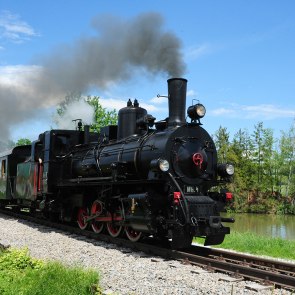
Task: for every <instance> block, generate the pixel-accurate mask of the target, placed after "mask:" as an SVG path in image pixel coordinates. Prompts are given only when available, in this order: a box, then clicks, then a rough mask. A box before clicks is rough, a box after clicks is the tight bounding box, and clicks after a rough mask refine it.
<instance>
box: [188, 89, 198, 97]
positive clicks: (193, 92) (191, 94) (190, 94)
mask: <svg viewBox="0 0 295 295" xmlns="http://www.w3.org/2000/svg"><path fill="white" fill-rule="evenodd" d="M197 95H198V93H197V92H196V91H195V90H192V89H191V90H188V91H187V93H186V96H197Z"/></svg>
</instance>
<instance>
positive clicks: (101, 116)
mask: <svg viewBox="0 0 295 295" xmlns="http://www.w3.org/2000/svg"><path fill="white" fill-rule="evenodd" d="M86 101H87V102H88V103H89V104H90V105H91V106H93V108H94V111H95V119H94V123H93V124H92V125H91V126H90V127H91V130H92V131H96V132H99V131H100V128H101V127H104V126H107V125H116V124H117V121H118V116H117V112H116V110H112V111H107V110H106V109H105V108H103V107H102V106H101V104H100V103H99V97H98V96H92V97H91V96H88V97H87V99H86Z"/></svg>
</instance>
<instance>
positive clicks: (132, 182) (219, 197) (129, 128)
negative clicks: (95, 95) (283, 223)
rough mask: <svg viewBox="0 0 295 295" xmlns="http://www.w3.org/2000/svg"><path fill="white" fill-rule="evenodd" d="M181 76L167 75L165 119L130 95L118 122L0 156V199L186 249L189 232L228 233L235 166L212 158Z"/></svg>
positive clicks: (50, 135)
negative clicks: (229, 188) (224, 214)
mask: <svg viewBox="0 0 295 295" xmlns="http://www.w3.org/2000/svg"><path fill="white" fill-rule="evenodd" d="M186 86H187V80H185V79H182V78H173V79H169V80H168V100H169V117H168V118H167V119H165V120H162V121H157V122H155V118H154V117H153V116H151V115H149V114H147V111H146V110H145V109H143V108H141V107H140V106H139V104H138V102H137V100H135V101H134V102H133V103H132V102H131V101H130V100H129V101H128V103H127V106H126V107H125V108H123V109H121V110H120V111H119V114H118V125H116V126H115V125H112V126H105V127H103V128H102V129H101V132H100V134H97V133H93V132H89V127H88V126H84V129H83V130H82V124H81V123H80V124H79V128H78V130H51V131H46V132H44V133H42V134H40V136H39V139H38V140H36V141H34V142H33V143H32V144H31V145H24V146H18V147H15V148H14V149H13V150H12V151H10V152H8V153H4V154H1V155H0V161H1V163H0V164H1V179H0V205H2V206H7V205H9V206H12V207H14V208H29V209H30V211H31V212H38V213H42V214H43V216H45V217H46V218H52V219H58V220H60V221H63V222H72V221H75V222H77V223H78V225H79V227H80V228H81V229H86V227H88V226H91V227H92V229H93V230H94V231H95V232H97V233H100V232H102V231H103V230H106V231H107V232H108V233H109V234H110V235H111V236H113V237H117V236H119V235H120V234H122V233H125V234H126V235H127V237H128V238H129V239H130V240H132V241H138V240H139V239H140V238H141V237H142V236H143V235H149V236H154V237H158V238H164V239H171V240H172V242H171V245H172V247H173V248H183V247H188V246H189V245H190V244H191V242H192V238H193V237H196V236H197V237H203V238H205V245H212V244H219V243H221V242H222V241H223V239H224V236H225V234H228V233H229V232H230V230H229V228H228V227H224V226H223V225H222V223H221V222H233V221H234V220H233V219H231V218H222V217H221V216H220V211H221V210H222V209H223V207H224V205H225V204H226V201H227V200H230V199H231V194H230V193H228V192H226V191H225V190H224V189H221V192H217V187H218V186H219V187H221V188H223V187H224V185H225V184H226V183H227V182H229V181H230V179H231V177H232V175H233V173H234V169H233V166H232V165H231V164H226V163H224V164H217V153H216V148H215V145H214V142H213V140H212V138H211V137H210V135H209V134H208V133H207V132H206V130H205V129H203V128H202V127H201V125H202V124H201V123H200V119H201V118H202V117H203V116H204V115H205V112H206V110H205V108H204V106H203V105H202V104H199V103H198V104H195V105H192V106H190V107H189V108H188V109H187V115H188V117H189V118H190V121H191V122H190V123H187V122H186V118H185V117H186V115H185V102H186Z"/></svg>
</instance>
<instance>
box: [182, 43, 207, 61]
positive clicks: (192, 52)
mask: <svg viewBox="0 0 295 295" xmlns="http://www.w3.org/2000/svg"><path fill="white" fill-rule="evenodd" d="M211 51H212V47H211V45H209V44H208V43H204V44H201V45H197V46H191V47H189V48H188V49H187V50H186V53H185V56H186V59H188V60H190V61H191V60H195V59H198V58H200V57H201V56H203V55H206V54H208V53H210V52H211Z"/></svg>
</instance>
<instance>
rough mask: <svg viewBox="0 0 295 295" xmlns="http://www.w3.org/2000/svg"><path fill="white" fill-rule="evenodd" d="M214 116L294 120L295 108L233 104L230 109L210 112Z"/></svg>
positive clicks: (222, 108) (224, 108)
mask: <svg viewBox="0 0 295 295" xmlns="http://www.w3.org/2000/svg"><path fill="white" fill-rule="evenodd" d="M210 113H211V115H213V116H224V115H227V116H228V117H231V118H239V119H241V118H243V119H259V120H272V119H278V118H294V117H295V108H294V109H292V108H291V109H290V108H283V107H281V106H279V105H271V104H258V105H248V106H247V105H238V104H231V105H229V106H228V107H221V108H217V109H214V110H213V111H211V112H210Z"/></svg>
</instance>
